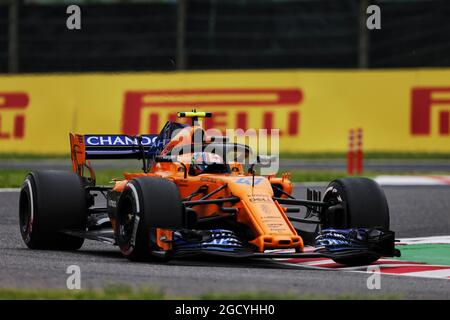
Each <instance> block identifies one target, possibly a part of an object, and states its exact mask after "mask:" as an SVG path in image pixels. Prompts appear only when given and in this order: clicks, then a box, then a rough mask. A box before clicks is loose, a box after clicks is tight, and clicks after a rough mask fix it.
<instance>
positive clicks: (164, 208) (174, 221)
mask: <svg viewBox="0 0 450 320" xmlns="http://www.w3.org/2000/svg"><path fill="white" fill-rule="evenodd" d="M183 212H184V211H183V207H182V203H181V198H180V194H179V192H178V188H177V187H176V185H175V184H174V183H173V182H172V181H169V180H166V179H161V178H155V177H140V178H137V179H133V180H131V181H130V182H129V183H128V184H127V186H126V187H125V190H124V191H123V193H122V195H121V196H120V199H119V203H118V210H117V215H118V216H117V222H118V223H117V226H116V228H117V229H116V232H115V234H116V237H117V243H118V245H119V248H120V251H121V252H122V254H123V255H124V256H125V257H127V258H128V259H130V260H132V261H150V260H168V259H169V258H170V255H171V252H170V251H164V252H163V251H162V249H161V248H159V246H158V245H157V239H156V228H166V229H176V228H181V227H182V226H183ZM157 253H158V254H157Z"/></svg>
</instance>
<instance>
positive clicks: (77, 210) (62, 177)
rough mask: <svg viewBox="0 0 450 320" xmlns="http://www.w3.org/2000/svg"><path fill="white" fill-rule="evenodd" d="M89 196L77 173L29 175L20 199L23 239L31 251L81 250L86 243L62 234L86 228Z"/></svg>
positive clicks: (37, 172)
mask: <svg viewBox="0 0 450 320" xmlns="http://www.w3.org/2000/svg"><path fill="white" fill-rule="evenodd" d="M86 212H87V207H86V194H85V189H84V187H83V183H82V181H81V179H80V177H79V176H78V175H77V174H76V173H73V172H62V171H50V170H49V171H35V172H31V173H30V174H28V175H27V176H26V178H25V181H24V183H23V185H22V188H21V191H20V198H19V224H20V233H21V235H22V239H23V241H24V242H25V244H26V245H27V247H28V248H30V249H42V250H46V249H47V250H77V249H79V248H81V246H82V245H83V242H84V239H82V238H78V237H74V236H70V235H67V234H63V233H60V231H61V230H84V229H85V228H86V218H87V215H86Z"/></svg>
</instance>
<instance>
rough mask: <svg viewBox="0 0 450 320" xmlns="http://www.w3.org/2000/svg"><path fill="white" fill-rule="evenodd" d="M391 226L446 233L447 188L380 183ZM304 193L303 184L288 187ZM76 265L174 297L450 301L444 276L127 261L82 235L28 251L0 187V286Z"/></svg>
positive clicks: (93, 282) (89, 276) (89, 280)
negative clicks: (78, 240)
mask: <svg viewBox="0 0 450 320" xmlns="http://www.w3.org/2000/svg"><path fill="white" fill-rule="evenodd" d="M384 189H385V192H386V195H387V197H388V201H389V204H390V208H391V222H392V224H391V228H392V229H393V230H395V231H397V236H398V237H419V236H432V235H448V234H450V219H449V214H450V187H445V186H440V187H431V186H426V187H385V188H384ZM295 193H296V195H297V196H303V197H304V196H305V193H306V192H305V188H304V187H296V189H295ZM72 264H76V265H79V266H80V268H81V277H82V287H83V288H90V287H104V286H105V285H107V284H111V283H122V284H131V285H133V286H136V287H142V286H144V287H152V288H157V289H162V290H163V291H164V292H166V293H168V294H172V295H177V296H180V295H181V296H190V295H198V294H201V293H203V292H228V293H230V292H231V293H233V292H248V291H266V292H268V291H269V292H280V293H286V292H294V293H299V294H327V295H342V294H357V295H363V296H373V295H377V294H395V295H401V296H402V297H405V298H415V299H422V298H437V299H450V281H447V280H441V279H424V278H412V277H401V276H390V275H383V276H382V278H381V289H380V290H368V289H367V286H366V281H367V277H368V276H367V275H366V274H358V273H346V272H340V271H310V270H292V269H280V268H279V267H274V266H273V265H271V264H270V263H265V262H263V261H257V262H253V261H245V262H243V261H239V262H237V261H223V260H222V261H220V260H219V261H218V260H209V261H204V260H190V261H172V262H170V263H168V264H151V263H132V262H129V261H127V260H126V259H124V258H123V257H121V255H120V253H119V252H118V250H117V248H115V247H111V246H109V245H106V244H101V243H97V242H93V241H86V242H85V245H84V246H83V248H82V249H81V250H79V251H78V252H52V251H31V250H29V249H26V247H25V245H24V244H23V243H22V240H21V238H20V234H19V230H18V192H0V287H2V288H5V287H25V288H30V287H32V288H48V287H54V288H65V287H66V279H67V274H65V271H66V268H67V267H68V266H69V265H72Z"/></svg>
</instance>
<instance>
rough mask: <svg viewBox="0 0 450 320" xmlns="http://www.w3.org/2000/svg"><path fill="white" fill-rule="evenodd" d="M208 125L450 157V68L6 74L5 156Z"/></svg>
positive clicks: (336, 146) (2, 107) (0, 113)
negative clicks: (198, 119)
mask: <svg viewBox="0 0 450 320" xmlns="http://www.w3.org/2000/svg"><path fill="white" fill-rule="evenodd" d="M193 108H195V109H197V110H199V111H211V112H213V114H214V116H213V118H210V119H206V120H205V126H206V127H207V128H211V127H214V128H218V129H220V130H223V131H225V129H227V128H231V129H235V128H241V129H244V130H245V129H250V128H252V129H260V128H266V129H269V130H270V129H275V128H278V129H280V150H281V151H285V152H334V151H345V150H346V148H347V136H348V131H349V129H352V128H362V129H363V130H364V149H365V150H366V151H396V152H398V151H400V152H411V151H420V152H450V70H432V71H431V70H410V71H355V70H350V71H303V70H289V71H252V72H186V73H127V74H86V75H84V74H83V75H43V76H41V75H24V76H0V152H3V153H5V152H8V153H12V152H17V153H47V154H48V153H68V152H69V138H68V133H69V132H70V131H74V132H78V133H86V134H88V133H90V134H104V133H110V134H130V135H135V134H139V133H141V134H144V133H157V132H158V131H159V129H160V128H161V127H162V126H163V125H164V123H165V121H166V120H168V119H172V120H174V119H175V115H176V112H178V111H190V110H191V109H193Z"/></svg>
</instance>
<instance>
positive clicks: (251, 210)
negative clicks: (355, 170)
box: [19, 111, 400, 265]
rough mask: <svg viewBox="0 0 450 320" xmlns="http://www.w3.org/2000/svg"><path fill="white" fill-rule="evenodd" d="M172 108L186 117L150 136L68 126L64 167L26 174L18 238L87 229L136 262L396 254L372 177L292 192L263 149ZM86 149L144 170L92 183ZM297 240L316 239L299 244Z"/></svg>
mask: <svg viewBox="0 0 450 320" xmlns="http://www.w3.org/2000/svg"><path fill="white" fill-rule="evenodd" d="M178 116H179V117H188V118H191V119H192V124H191V125H187V124H181V123H177V122H170V121H169V122H167V123H166V124H165V126H164V127H163V129H162V130H161V132H160V133H159V134H158V135H140V136H127V135H80V134H74V133H70V144H71V153H72V168H73V172H63V171H51V170H50V171H35V172H31V173H29V174H28V175H27V177H26V178H25V181H24V183H23V186H22V189H21V192H20V205H19V215H20V231H21V234H22V238H23V240H24V242H25V244H26V245H27V246H28V247H29V248H30V249H54V250H77V249H79V248H81V246H82V245H83V242H84V239H93V240H98V241H102V242H107V243H111V244H114V245H117V246H118V247H119V248H120V251H121V252H122V254H123V255H124V256H126V257H127V258H128V259H130V260H134V261H149V260H155V259H156V260H158V259H159V260H168V259H171V258H181V257H186V256H192V255H207V254H210V255H211V254H212V255H220V256H227V257H235V258H274V257H275V258H286V257H329V258H332V259H333V260H335V261H336V262H338V263H342V264H347V265H358V264H369V263H371V262H374V261H376V260H377V259H379V258H380V257H382V256H398V255H399V254H400V253H399V251H398V250H396V249H395V247H394V243H395V238H394V232H392V231H390V230H389V209H388V205H387V201H386V198H385V195H384V193H383V191H382V190H381V188H380V187H379V186H378V184H377V183H376V182H374V181H373V180H370V179H366V178H345V179H338V180H334V181H332V182H331V183H330V184H329V185H328V187H327V188H326V190H325V192H324V193H323V195H322V194H321V192H320V191H317V190H309V189H308V191H307V197H306V199H297V198H294V197H293V196H292V193H293V184H292V182H291V181H290V179H289V175H288V174H283V175H282V177H275V176H273V175H269V176H262V175H258V174H257V173H256V171H257V168H258V167H264V166H268V165H270V164H271V162H272V161H273V160H274V159H273V158H272V157H268V156H258V155H255V154H253V152H252V150H251V148H250V147H249V146H247V145H243V144H238V143H233V142H230V141H229V139H227V138H226V137H224V136H208V135H207V134H206V132H205V130H204V129H203V128H202V126H201V121H200V120H201V118H204V117H210V116H212V115H211V113H209V112H196V111H192V112H180V113H179V114H178ZM90 159H139V160H141V161H142V171H141V172H137V173H124V175H123V178H122V179H120V180H114V181H112V183H113V184H112V185H111V186H98V185H96V179H95V171H94V170H93V168H92V166H91V164H90V161H89V160H90ZM311 225H313V231H312V232H311ZM302 226H303V227H302ZM305 226H308V228H305ZM305 245H312V246H315V247H316V249H315V251H314V252H304V247H305Z"/></svg>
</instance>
